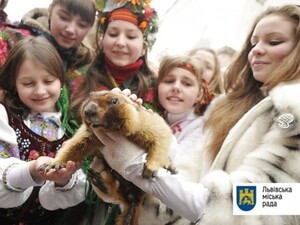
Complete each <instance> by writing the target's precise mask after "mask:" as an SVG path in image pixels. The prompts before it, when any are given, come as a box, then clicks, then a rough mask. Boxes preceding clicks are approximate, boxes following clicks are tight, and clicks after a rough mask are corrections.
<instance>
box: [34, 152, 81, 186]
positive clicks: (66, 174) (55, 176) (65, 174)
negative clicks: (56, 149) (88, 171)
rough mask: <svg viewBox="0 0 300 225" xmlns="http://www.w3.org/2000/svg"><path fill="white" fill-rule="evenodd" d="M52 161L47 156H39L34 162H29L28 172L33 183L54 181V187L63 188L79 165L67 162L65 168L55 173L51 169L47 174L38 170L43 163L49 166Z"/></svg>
mask: <svg viewBox="0 0 300 225" xmlns="http://www.w3.org/2000/svg"><path fill="white" fill-rule="evenodd" d="M52 161H53V158H51V157H47V156H41V157H39V158H37V159H36V160H34V161H31V162H30V165H29V172H30V174H31V176H32V178H33V179H34V180H35V181H40V180H50V181H54V182H55V184H56V186H58V187H63V186H65V185H66V184H67V183H68V182H69V180H70V179H71V177H72V175H73V174H74V173H75V172H76V171H77V170H78V169H79V168H80V164H79V163H75V162H72V161H68V162H67V164H66V166H65V167H64V168H61V169H59V170H58V171H56V170H55V169H51V170H50V171H48V172H46V171H42V170H40V167H41V166H42V165H43V164H45V163H46V164H49V163H51V162H52Z"/></svg>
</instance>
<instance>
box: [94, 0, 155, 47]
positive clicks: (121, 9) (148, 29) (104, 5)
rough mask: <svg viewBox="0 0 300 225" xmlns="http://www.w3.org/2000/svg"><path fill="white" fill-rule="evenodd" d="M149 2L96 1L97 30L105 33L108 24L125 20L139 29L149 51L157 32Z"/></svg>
mask: <svg viewBox="0 0 300 225" xmlns="http://www.w3.org/2000/svg"><path fill="white" fill-rule="evenodd" d="M150 2H151V0H96V8H97V10H98V13H99V30H100V32H101V33H105V31H106V28H107V26H108V24H109V22H111V21H113V20H125V21H128V22H131V23H133V24H135V25H136V26H138V27H139V29H140V30H141V31H142V32H143V37H144V41H145V42H146V43H147V45H148V47H149V49H151V47H152V46H153V44H154V42H155V40H156V38H155V34H156V33H157V31H158V16H157V13H156V11H155V10H154V9H153V8H151V7H150Z"/></svg>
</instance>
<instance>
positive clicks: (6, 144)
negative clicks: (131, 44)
mask: <svg viewBox="0 0 300 225" xmlns="http://www.w3.org/2000/svg"><path fill="white" fill-rule="evenodd" d="M64 76H65V74H64V68H63V65H62V62H61V60H60V57H59V55H58V53H57V51H56V49H55V48H54V47H53V46H52V45H51V44H50V43H49V42H48V41H47V40H45V39H43V38H41V37H30V36H28V37H26V38H24V39H22V40H20V41H19V42H18V43H17V44H16V45H15V46H14V47H13V48H12V49H11V51H10V52H9V55H8V57H7V59H6V62H5V64H4V65H3V67H2V68H1V71H0V85H1V86H2V87H3V88H4V91H3V96H1V103H2V104H0V111H1V113H0V115H1V116H0V130H1V137H0V156H1V159H0V168H1V170H0V171H1V172H0V196H1V203H0V207H1V209H0V221H1V224H2V223H3V224H21V223H22V224H55V223H56V222H55V221H56V220H57V219H58V218H60V217H61V215H62V214H61V213H62V211H61V210H56V209H59V208H67V207H70V206H74V205H76V204H78V203H79V202H81V201H83V200H84V195H83V194H80V193H83V192H84V182H85V179H84V178H85V176H84V175H83V173H82V171H81V170H79V171H78V172H76V170H77V169H78V164H75V163H74V162H68V163H67V165H66V168H64V169H61V170H59V171H58V173H56V172H55V171H50V172H49V173H47V174H42V173H39V170H38V168H39V166H40V165H42V164H43V163H45V162H49V161H51V159H52V158H53V157H54V156H55V154H56V152H57V150H58V149H59V148H60V147H61V145H62V143H63V142H64V141H66V140H67V137H66V135H65V127H64V125H65V124H64V123H62V122H61V112H59V111H58V107H57V101H58V99H59V96H60V93H61V88H62V86H63V84H64V79H65V78H64ZM44 180H50V181H47V182H45V181H44ZM70 196H72V198H70ZM53 210H54V211H53Z"/></svg>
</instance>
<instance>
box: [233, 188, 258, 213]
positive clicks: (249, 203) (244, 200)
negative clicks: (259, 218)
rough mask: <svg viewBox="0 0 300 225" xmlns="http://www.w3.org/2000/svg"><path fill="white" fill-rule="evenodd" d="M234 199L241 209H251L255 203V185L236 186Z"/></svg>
mask: <svg viewBox="0 0 300 225" xmlns="http://www.w3.org/2000/svg"><path fill="white" fill-rule="evenodd" d="M236 201H237V202H236V203H237V205H238V207H239V208H240V209H241V210H243V211H250V210H252V209H253V208H254V206H255V204H256V186H237V187H236Z"/></svg>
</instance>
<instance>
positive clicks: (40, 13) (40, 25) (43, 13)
mask: <svg viewBox="0 0 300 225" xmlns="http://www.w3.org/2000/svg"><path fill="white" fill-rule="evenodd" d="M48 20H49V19H48V9H47V8H34V9H32V10H30V11H29V12H27V13H26V14H25V15H24V16H23V18H22V20H21V23H22V24H24V25H26V26H29V27H32V28H34V29H37V30H41V31H43V32H45V33H48V34H49V33H50V31H49V21H48Z"/></svg>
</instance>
